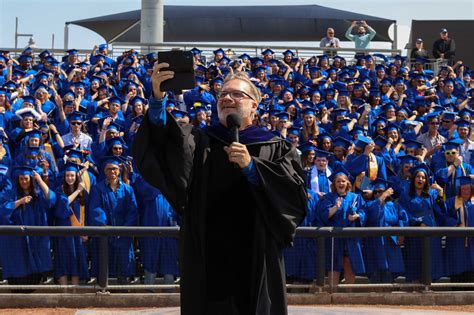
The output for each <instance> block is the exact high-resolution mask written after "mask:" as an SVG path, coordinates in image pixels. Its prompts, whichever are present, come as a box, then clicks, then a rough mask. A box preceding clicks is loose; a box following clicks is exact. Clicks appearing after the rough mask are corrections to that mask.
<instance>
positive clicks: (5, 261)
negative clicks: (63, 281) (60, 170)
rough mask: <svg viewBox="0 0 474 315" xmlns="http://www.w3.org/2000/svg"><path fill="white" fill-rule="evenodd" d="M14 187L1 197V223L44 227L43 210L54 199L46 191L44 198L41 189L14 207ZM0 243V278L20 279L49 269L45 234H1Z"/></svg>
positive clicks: (50, 192) (47, 239) (44, 216)
mask: <svg viewBox="0 0 474 315" xmlns="http://www.w3.org/2000/svg"><path fill="white" fill-rule="evenodd" d="M19 198H21V197H19V196H18V195H17V191H16V187H15V188H14V189H12V190H11V191H10V192H6V193H5V194H3V196H2V198H1V199H2V200H1V205H0V223H1V224H2V225H27V226H28V225H29V226H47V225H48V215H47V212H48V210H49V209H51V208H52V207H53V206H54V204H55V202H56V194H55V193H54V192H53V191H52V190H50V191H49V198H46V196H45V195H44V193H43V191H42V190H39V191H38V193H37V197H35V198H34V199H33V200H32V201H31V202H30V203H28V204H26V205H23V206H20V207H18V208H16V209H15V201H16V200H17V199H19ZM1 240H2V243H3V244H2V246H1V248H4V249H6V250H7V251H8V255H0V257H1V265H2V267H3V277H4V278H20V277H25V276H28V275H31V274H35V273H42V272H46V271H49V270H51V269H52V261H51V247H50V242H49V237H48V236H4V237H2V239H1Z"/></svg>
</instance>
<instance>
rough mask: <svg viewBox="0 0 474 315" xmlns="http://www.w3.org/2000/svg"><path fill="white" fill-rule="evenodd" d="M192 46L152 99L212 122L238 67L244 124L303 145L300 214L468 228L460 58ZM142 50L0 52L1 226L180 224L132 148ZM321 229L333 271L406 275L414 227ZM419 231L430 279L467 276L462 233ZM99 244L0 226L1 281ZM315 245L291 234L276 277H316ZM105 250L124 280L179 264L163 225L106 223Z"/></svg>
mask: <svg viewBox="0 0 474 315" xmlns="http://www.w3.org/2000/svg"><path fill="white" fill-rule="evenodd" d="M192 52H193V55H194V59H195V60H194V61H195V75H196V77H195V78H196V87H195V88H194V89H192V90H188V91H183V93H182V94H179V95H176V94H173V93H171V92H168V96H167V98H166V109H167V110H168V111H169V112H170V113H171V114H172V115H173V116H174V117H175V119H176V120H178V121H181V122H184V123H191V124H193V125H194V126H195V127H196V128H206V126H209V125H210V124H214V123H218V118H217V107H216V102H217V99H218V97H219V91H220V88H221V87H222V83H223V80H224V78H225V76H226V75H227V74H229V73H235V72H241V71H244V72H247V73H248V75H249V77H250V78H251V80H252V82H254V84H255V85H256V87H257V88H258V89H259V90H260V92H261V94H262V95H263V100H262V102H261V103H260V104H259V107H258V110H257V113H256V115H255V117H254V124H255V125H258V126H260V127H261V128H264V129H267V130H268V131H270V132H273V133H274V134H275V136H277V137H283V138H285V139H287V141H289V142H290V143H292V144H293V145H294V147H295V148H296V149H297V150H298V151H299V153H300V155H301V163H302V165H303V168H304V171H305V174H306V183H307V191H308V198H309V202H308V215H307V217H306V219H305V221H304V223H303V225H304V226H333V227H363V226H367V227H371V226H372V227H385V226H474V220H472V221H473V222H471V220H470V217H471V216H472V217H474V208H473V200H472V196H473V193H472V189H473V188H472V187H473V174H474V171H473V162H474V154H473V150H474V142H473V136H474V134H473V133H472V118H473V115H474V111H473V107H472V105H473V101H472V96H473V95H474V90H473V89H472V88H471V86H472V83H471V72H470V70H469V69H468V68H467V67H466V66H465V65H464V64H463V63H462V62H461V61H459V62H457V63H455V65H454V66H452V67H451V66H444V67H441V68H440V70H439V71H437V72H436V73H434V72H433V71H430V70H426V69H425V65H424V64H425V63H426V62H427V60H426V59H423V58H418V59H416V60H411V61H410V60H407V59H406V58H405V57H402V56H400V55H396V56H385V55H382V54H373V55H370V54H357V55H356V56H355V58H354V59H353V60H345V59H344V58H342V57H340V56H338V55H335V56H332V57H329V56H327V55H320V56H313V57H311V58H308V59H306V60H305V59H302V58H298V57H297V56H296V55H295V53H294V52H292V51H291V50H287V51H285V52H283V53H282V54H281V55H280V54H276V53H275V52H273V51H272V50H271V49H266V50H264V51H262V53H261V56H249V55H248V54H243V55H240V56H236V55H235V53H234V52H232V51H231V50H228V51H225V50H223V49H217V50H215V51H214V52H213V55H212V56H203V52H202V51H201V50H199V49H197V48H193V49H192ZM206 57H207V58H206ZM58 59H59V60H58ZM206 59H207V60H206ZM156 61H157V54H156V53H150V54H147V55H140V54H138V53H137V52H136V51H134V50H129V51H125V52H123V53H122V55H120V56H119V57H117V58H115V59H113V58H111V57H110V56H109V55H108V47H107V45H105V44H104V45H99V46H96V47H94V49H93V50H92V53H91V54H90V55H87V56H85V57H84V58H80V57H79V55H78V52H77V50H74V49H72V50H68V51H67V52H66V55H65V56H62V57H57V56H53V55H52V54H51V53H50V52H48V51H46V50H45V51H42V52H40V53H35V52H34V51H33V50H32V49H31V48H27V49H25V50H24V51H23V52H22V53H21V55H20V56H17V57H13V56H10V53H9V52H8V51H0V86H1V88H0V139H1V141H0V164H1V165H0V225H35V226H84V225H90V226H137V225H141V226H177V225H179V222H180V218H179V216H178V215H177V214H176V213H175V212H174V211H173V210H172V209H171V207H170V206H169V204H168V203H167V201H166V199H165V198H164V197H163V195H162V194H161V193H160V191H159V190H158V189H156V188H154V187H152V186H150V185H149V184H147V183H146V182H145V181H144V180H143V178H142V177H141V176H140V174H139V173H138V172H137V170H136V168H135V167H134V161H133V157H132V156H130V148H131V146H132V144H133V141H134V137H135V134H136V132H137V131H138V128H139V126H140V124H141V122H142V120H143V119H144V118H145V114H146V111H147V110H148V100H149V99H150V98H151V97H153V95H151V91H152V87H151V78H150V76H151V73H152V71H153V66H154V64H155V62H156ZM145 119H146V118H145ZM149 171H150V172H152V171H153V170H149ZM223 211H225V205H223ZM327 242H328V243H327V244H326V250H327V253H326V258H327V261H326V270H327V272H328V277H329V279H330V280H331V281H332V282H333V283H338V282H339V281H340V279H341V278H342V275H343V277H344V279H345V281H346V283H353V282H354V281H355V276H356V275H367V276H368V277H369V278H370V280H371V281H373V282H375V283H379V282H391V281H393V280H394V278H395V277H396V276H398V275H404V276H405V277H406V280H407V281H410V282H411V281H418V280H419V279H420V276H421V263H422V257H421V252H422V251H421V240H419V239H416V238H405V239H404V238H402V237H395V236H386V237H380V238H370V239H364V238H344V239H342V238H341V239H334V240H329V239H328V240H327ZM431 243H432V253H433V260H432V264H433V266H432V273H433V278H434V279H438V278H440V277H443V276H450V277H452V278H455V277H458V278H457V279H458V280H462V279H467V278H469V276H470V273H472V272H473V271H474V249H473V248H472V246H474V244H471V239H470V238H452V239H447V240H446V242H443V243H442V242H441V239H439V238H432V240H431ZM97 248H98V242H97V240H96V239H95V238H88V237H85V236H82V237H79V236H78V237H45V236H30V237H24V236H2V237H0V253H1V255H0V267H1V270H2V276H3V279H7V280H8V283H10V284H27V283H40V282H41V281H44V280H45V278H46V277H48V276H54V278H55V279H57V281H58V283H60V284H67V283H68V279H69V278H71V280H72V283H73V284H78V283H80V281H81V280H84V281H87V280H89V279H91V278H94V277H97V275H98V250H97ZM316 255H317V247H316V243H315V242H314V240H312V239H304V238H296V239H295V243H294V247H293V248H291V249H287V250H286V251H285V258H286V269H287V276H288V278H289V279H293V280H295V281H312V280H313V279H315V270H316V269H315V257H316ZM136 256H137V257H136ZM109 257H110V261H109V262H110V264H109V265H110V273H109V276H111V277H117V279H118V282H119V283H122V284H123V283H129V281H130V280H131V279H132V278H133V277H135V276H138V275H139V276H143V279H144V283H145V284H153V283H154V282H155V279H156V277H157V274H159V275H163V276H164V278H165V282H166V283H172V282H173V281H174V280H175V279H176V278H177V277H178V276H179V272H178V258H177V257H178V255H177V240H174V239H166V238H153V237H149V238H141V239H138V240H135V239H133V238H130V237H111V238H110V240H109ZM137 267H138V268H137ZM142 267H143V272H142V271H141V269H142ZM51 272H52V273H51Z"/></svg>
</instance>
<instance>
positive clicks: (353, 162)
mask: <svg viewBox="0 0 474 315" xmlns="http://www.w3.org/2000/svg"><path fill="white" fill-rule="evenodd" d="M375 159H376V160H377V165H378V170H377V178H382V179H385V180H387V169H386V168H385V161H384V159H383V158H381V157H380V156H377V155H375ZM345 166H346V168H347V170H348V171H349V172H350V173H351V175H352V176H354V177H356V176H357V175H359V174H360V173H362V172H365V176H368V174H369V172H368V168H369V157H368V156H367V155H365V154H361V155H359V156H356V155H354V154H351V155H349V156H348V157H347V161H346V165H345Z"/></svg>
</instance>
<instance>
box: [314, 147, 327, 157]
mask: <svg viewBox="0 0 474 315" xmlns="http://www.w3.org/2000/svg"><path fill="white" fill-rule="evenodd" d="M314 152H315V153H316V157H322V158H329V156H330V155H331V153H330V152H328V151H324V150H319V149H316V150H315V151H314Z"/></svg>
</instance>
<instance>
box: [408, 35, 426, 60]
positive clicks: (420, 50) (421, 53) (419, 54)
mask: <svg viewBox="0 0 474 315" xmlns="http://www.w3.org/2000/svg"><path fill="white" fill-rule="evenodd" d="M416 58H426V59H428V58H429V55H428V51H427V50H426V49H425V48H424V47H423V39H421V38H418V39H417V40H416V42H415V49H413V50H412V51H411V54H410V59H411V60H412V61H413V60H415V59H416Z"/></svg>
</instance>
